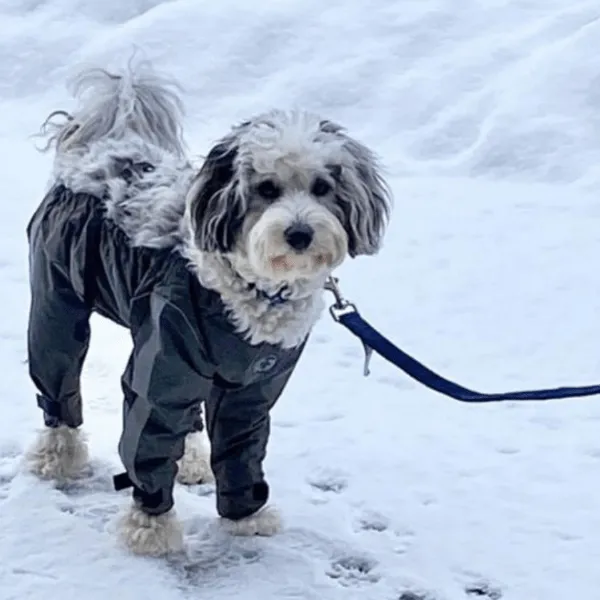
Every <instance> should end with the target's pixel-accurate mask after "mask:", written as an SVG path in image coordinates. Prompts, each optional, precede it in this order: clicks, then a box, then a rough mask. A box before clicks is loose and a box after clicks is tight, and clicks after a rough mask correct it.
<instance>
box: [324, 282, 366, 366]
mask: <svg viewBox="0 0 600 600" xmlns="http://www.w3.org/2000/svg"><path fill="white" fill-rule="evenodd" d="M338 282H339V279H338V278H337V277H328V278H327V281H326V282H325V289H326V290H327V291H329V292H331V293H332V294H333V296H334V298H335V302H334V303H333V304H332V305H331V306H330V307H329V312H330V313H331V316H332V318H333V320H334V321H335V322H336V323H339V322H340V318H341V317H343V316H344V315H347V314H351V313H356V312H358V309H357V308H356V305H355V304H353V303H352V302H349V301H348V300H346V299H345V298H344V296H342V291H341V290H340V287H339V285H338ZM361 342H362V345H363V349H364V351H365V362H364V367H363V375H364V376H365V377H367V376H368V375H369V374H370V373H371V371H370V369H369V363H370V362H371V357H372V356H373V348H371V346H368V345H367V344H366V343H365V341H364V340H361Z"/></svg>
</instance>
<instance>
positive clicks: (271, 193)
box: [256, 179, 281, 200]
mask: <svg viewBox="0 0 600 600" xmlns="http://www.w3.org/2000/svg"><path fill="white" fill-rule="evenodd" d="M256 191H257V192H258V193H259V195H261V196H262V197H263V198H265V199H266V200H276V199H277V198H279V196H281V189H280V188H279V186H278V185H276V184H275V183H274V182H273V181H271V180H270V179H265V180H264V181H261V182H260V183H259V184H258V185H257V186H256Z"/></svg>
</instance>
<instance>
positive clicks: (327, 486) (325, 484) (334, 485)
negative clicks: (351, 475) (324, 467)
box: [308, 471, 348, 494]
mask: <svg viewBox="0 0 600 600" xmlns="http://www.w3.org/2000/svg"><path fill="white" fill-rule="evenodd" d="M308 483H309V484H310V485H311V486H312V487H313V488H315V489H316V490H319V491H321V492H333V493H334V494H340V493H341V492H343V491H344V490H345V489H346V488H347V487H348V480H347V478H346V476H345V475H344V474H342V473H341V472H339V471H321V472H319V473H316V474H315V475H313V476H312V477H311V478H310V479H309V480H308Z"/></svg>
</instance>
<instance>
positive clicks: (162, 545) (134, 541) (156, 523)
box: [119, 502, 183, 557]
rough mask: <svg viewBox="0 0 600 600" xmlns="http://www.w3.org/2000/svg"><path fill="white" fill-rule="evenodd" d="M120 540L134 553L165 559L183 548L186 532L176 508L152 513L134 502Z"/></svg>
mask: <svg viewBox="0 0 600 600" xmlns="http://www.w3.org/2000/svg"><path fill="white" fill-rule="evenodd" d="M119 538H120V540H121V542H122V544H123V545H124V546H125V547H126V548H127V549H128V550H130V551H131V552H132V553H133V554H138V555H140V556H154V557H159V556H165V555H167V554H171V553H173V552H179V551H181V550H182V549H183V530H182V527H181V524H180V522H179V520H178V519H177V516H176V515H175V511H174V510H173V509H171V510H169V511H167V512H165V513H162V514H158V515H152V514H148V513H147V512H145V511H144V509H143V508H142V506H140V505H139V504H138V503H137V502H134V503H133V504H132V505H131V506H130V507H129V509H128V510H127V512H126V513H125V515H123V517H122V518H121V521H120V523H119Z"/></svg>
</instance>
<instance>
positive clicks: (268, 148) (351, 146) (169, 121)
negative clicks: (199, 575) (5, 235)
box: [32, 64, 391, 554]
mask: <svg viewBox="0 0 600 600" xmlns="http://www.w3.org/2000/svg"><path fill="white" fill-rule="evenodd" d="M175 87H176V86H175V85H174V84H173V82H171V81H169V80H167V79H165V78H162V77H159V76H158V75H156V74H155V73H154V72H153V71H152V69H151V68H150V67H149V65H147V64H146V65H142V67H141V68H138V69H137V70H134V69H132V68H129V69H128V70H127V71H126V72H124V73H123V74H120V75H117V74H113V73H110V72H108V71H105V70H102V69H92V70H87V71H84V72H82V73H81V74H80V75H79V76H77V77H76V78H75V80H74V81H73V83H72V90H73V93H74V95H75V98H76V100H77V101H78V106H77V107H76V108H75V110H73V111H72V112H71V113H65V112H61V111H57V112H55V113H52V114H51V115H50V117H49V119H48V120H47V121H46V123H45V126H44V129H43V133H44V135H46V137H47V142H48V143H47V146H46V148H45V149H46V150H50V149H52V150H54V152H55V158H54V169H53V178H52V184H63V185H65V186H66V187H68V188H70V189H71V190H72V191H74V192H87V193H89V194H92V195H95V196H96V197H98V198H99V199H102V201H103V202H104V206H105V209H106V212H105V214H106V218H107V219H109V220H111V221H112V222H113V223H114V224H115V225H116V226H117V227H119V228H121V230H122V231H123V232H124V233H125V234H126V236H127V238H128V240H129V241H130V243H131V245H132V246H144V247H149V248H172V249H173V250H174V251H176V252H179V253H180V254H181V255H182V256H183V257H185V259H186V260H187V261H188V262H189V266H190V269H192V272H194V273H195V274H196V276H197V277H198V279H199V281H200V283H201V284H202V285H203V286H205V287H206V288H209V289H212V290H215V291H216V292H217V293H219V294H220V296H221V298H222V301H223V304H224V306H225V310H226V311H227V313H228V315H229V317H230V319H231V321H232V323H233V324H234V326H235V327H236V329H237V331H238V332H239V334H240V335H241V336H243V337H244V339H246V340H247V342H248V343H249V344H260V343H262V342H268V343H271V344H280V345H281V346H283V347H285V348H291V347H295V346H298V345H300V344H302V342H303V341H304V340H305V339H306V336H307V335H308V333H309V332H310V330H311V329H312V327H313V326H314V324H315V322H316V321H317V319H318V318H319V316H320V314H321V312H322V310H323V307H324V300H323V294H324V292H323V286H324V283H325V281H326V279H327V278H328V277H329V275H330V274H331V273H332V271H333V270H334V269H335V268H337V267H338V266H339V265H340V264H341V263H342V262H343V261H344V260H345V258H346V257H348V256H350V257H355V256H359V255H370V254H374V253H376V252H377V251H378V249H379V247H380V245H381V241H382V237H383V234H384V231H385V227H386V224H387V221H388V219H389V216H390V210H391V193H390V190H389V188H388V186H387V185H386V183H385V181H384V179H383V177H382V175H381V171H380V167H379V165H378V162H377V159H376V157H375V156H374V154H373V153H372V152H371V151H370V150H369V149H368V148H367V147H366V146H364V145H363V144H361V143H360V142H358V141H357V140H355V139H353V138H352V137H350V136H349V135H348V134H347V133H346V131H345V130H344V129H343V128H342V127H341V126H339V125H336V124H334V123H332V122H331V121H328V120H324V119H322V118H320V117H319V116H317V115H314V114H311V113H306V112H302V111H287V112H286V111H280V110H273V111H270V112H266V113H264V114H261V115H258V116H255V117H253V118H251V119H250V120H248V121H246V122H244V123H242V124H240V125H237V126H234V127H233V128H232V129H231V131H230V132H228V133H227V134H226V135H225V136H224V137H223V138H222V139H220V140H219V141H217V142H216V143H215V144H214V146H213V147H212V148H211V149H210V151H209V152H208V155H207V157H206V159H205V160H204V161H203V163H202V164H201V165H200V166H199V168H196V167H195V166H194V165H193V164H192V162H191V160H189V159H188V157H187V155H186V146H185V143H184V141H183V135H182V122H183V110H182V105H181V101H180V99H179V96H178V94H177V93H176V91H174V88H175ZM123 173H126V174H127V177H124V176H123ZM274 299H275V300H276V301H275V300H274ZM52 435H54V437H57V436H58V438H60V439H54V438H53V439H51V440H49V441H48V440H47V439H46V438H45V437H43V436H42V437H40V439H39V440H38V444H37V445H36V447H35V452H34V454H33V457H34V459H33V460H34V461H36V464H35V466H34V467H32V470H34V471H35V472H38V473H43V475H44V476H45V477H49V476H51V473H50V472H49V471H52V472H55V471H56V469H55V465H56V464H58V463H60V461H61V460H62V458H61V456H58V454H60V453H61V452H62V450H61V448H64V447H67V446H66V445H65V444H64V443H63V442H64V440H63V438H64V432H62V430H60V429H59V430H57V431H56V432H54V433H52ZM46 437H47V436H46ZM71 442H73V443H71V445H70V446H68V447H69V448H72V447H73V445H75V446H77V440H71ZM81 444H82V446H81V452H82V453H83V452H84V446H83V442H81ZM186 448H187V447H186ZM194 451H195V452H196V455H197V456H199V457H200V459H202V460H205V459H206V451H205V450H204V449H202V448H200V449H198V448H196V449H195V450H194ZM187 452H188V451H187V449H186V453H187ZM190 456H191V454H190ZM63 458H64V459H65V460H66V456H65V457H63ZM191 462H194V461H190V465H189V468H190V472H193V471H195V467H194V465H193V464H191ZM195 462H196V463H198V461H195ZM205 462H206V461H205ZM183 463H185V456H184V461H183ZM198 464H199V463H198ZM48 465H53V466H52V469H50V468H48V469H45V467H46V466H48ZM196 466H197V465H196ZM53 469H54V471H53ZM59 471H60V470H59ZM59 471H56V472H59ZM63 471H64V469H63ZM185 471H186V469H183V470H182V472H183V473H185ZM194 477H195V478H196V480H197V473H196V474H195V475H194ZM261 515H262V516H261ZM161 519H162V520H161ZM276 524H277V518H276V515H275V513H273V512H272V511H265V512H262V513H260V515H259V514H258V513H257V515H251V518H249V519H248V520H247V521H246V520H242V521H241V522H238V523H237V525H236V533H238V534H242V535H243V534H245V533H246V534H250V533H257V532H258V533H260V532H261V531H262V532H263V533H265V534H267V532H273V531H274V530H275V529H276ZM142 530H143V531H142ZM121 534H122V537H123V539H124V541H125V543H126V544H127V545H128V546H129V547H130V548H131V549H132V550H133V551H134V552H138V553H143V554H161V553H164V552H167V551H170V550H176V549H177V548H178V547H179V545H180V543H181V533H180V530H179V525H178V524H177V522H176V521H175V520H174V518H172V515H171V516H166V517H164V518H162V517H161V518H152V517H148V516H147V515H144V514H142V513H141V511H140V510H139V509H136V508H135V506H134V507H132V508H131V510H130V513H129V514H128V515H127V516H126V517H125V519H124V521H123V523H122V528H121Z"/></svg>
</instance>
